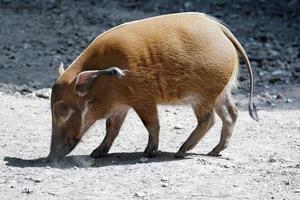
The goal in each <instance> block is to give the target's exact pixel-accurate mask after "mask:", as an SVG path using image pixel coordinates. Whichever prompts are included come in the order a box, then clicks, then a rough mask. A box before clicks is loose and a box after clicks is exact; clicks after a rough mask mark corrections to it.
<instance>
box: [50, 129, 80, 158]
mask: <svg viewBox="0 0 300 200" xmlns="http://www.w3.org/2000/svg"><path fill="white" fill-rule="evenodd" d="M78 142H79V140H77V139H75V138H70V139H69V140H68V142H67V143H66V144H65V143H64V140H62V139H61V138H59V137H55V136H54V137H53V135H52V139H51V147H50V153H49V155H48V156H47V160H49V161H53V160H61V159H63V158H64V157H65V156H66V155H67V154H69V153H70V152H71V151H72V150H73V149H74V148H75V147H76V145H77V144H78Z"/></svg>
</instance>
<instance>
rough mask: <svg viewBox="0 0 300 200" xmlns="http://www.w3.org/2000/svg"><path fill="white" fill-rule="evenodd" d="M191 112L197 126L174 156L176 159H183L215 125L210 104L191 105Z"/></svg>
mask: <svg viewBox="0 0 300 200" xmlns="http://www.w3.org/2000/svg"><path fill="white" fill-rule="evenodd" d="M212 102H213V101H212ZM193 110H194V113H195V115H196V117H197V121H198V125H197V127H196V128H195V129H194V131H193V132H192V133H191V135H190V136H189V138H188V139H187V140H186V141H185V142H184V143H183V145H182V146H181V147H180V149H179V150H178V152H177V153H176V154H175V157H177V158H183V157H184V156H185V154H186V152H187V151H189V150H191V149H192V148H194V147H195V146H196V145H197V144H198V142H199V141H200V140H201V139H202V138H203V137H204V136H205V134H206V133H207V132H208V131H209V129H210V128H211V127H212V126H213V125H214V123H215V113H214V110H213V104H212V103H203V102H202V103H201V104H199V105H193Z"/></svg>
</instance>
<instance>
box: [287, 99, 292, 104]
mask: <svg viewBox="0 0 300 200" xmlns="http://www.w3.org/2000/svg"><path fill="white" fill-rule="evenodd" d="M285 102H286V103H292V102H293V101H292V99H286V100H285Z"/></svg>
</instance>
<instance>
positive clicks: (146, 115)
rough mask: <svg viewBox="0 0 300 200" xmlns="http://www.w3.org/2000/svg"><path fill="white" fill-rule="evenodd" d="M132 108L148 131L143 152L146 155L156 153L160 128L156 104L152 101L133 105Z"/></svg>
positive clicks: (150, 155) (149, 155)
mask: <svg viewBox="0 0 300 200" xmlns="http://www.w3.org/2000/svg"><path fill="white" fill-rule="evenodd" d="M133 109H134V110H135V112H136V113H137V114H138V116H139V117H140V118H141V120H142V122H143V124H144V126H145V127H146V129H147V131H148V133H149V139H148V145H147V147H146V149H145V151H144V153H145V154H146V155H147V156H148V157H152V156H154V155H155V154H156V152H157V150H158V142H159V129H160V126H159V119H158V114H157V107H156V104H155V103H153V104H147V105H142V106H135V107H133Z"/></svg>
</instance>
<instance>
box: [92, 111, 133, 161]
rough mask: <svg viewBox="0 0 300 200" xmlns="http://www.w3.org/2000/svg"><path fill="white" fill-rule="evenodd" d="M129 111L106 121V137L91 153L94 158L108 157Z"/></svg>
mask: <svg viewBox="0 0 300 200" xmlns="http://www.w3.org/2000/svg"><path fill="white" fill-rule="evenodd" d="M127 112H128V111H123V112H121V113H119V114H117V115H113V116H111V117H109V118H107V119H106V135H105V137H104V139H103V141H102V143H101V144H100V145H99V146H98V147H97V148H96V149H95V150H94V151H93V152H92V153H91V155H90V156H91V157H92V158H99V157H104V156H107V153H108V151H109V149H110V147H111V145H112V144H113V142H114V140H115V139H116V137H117V136H118V134H119V132H120V129H121V126H122V124H123V122H124V120H125V117H126V115H127Z"/></svg>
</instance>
